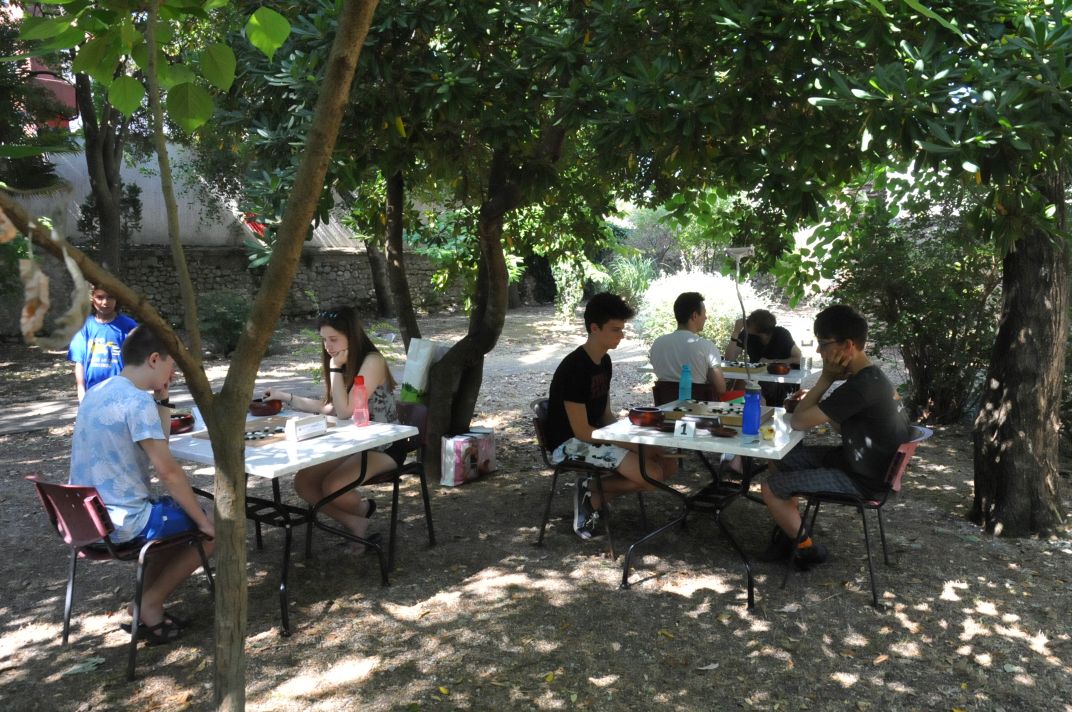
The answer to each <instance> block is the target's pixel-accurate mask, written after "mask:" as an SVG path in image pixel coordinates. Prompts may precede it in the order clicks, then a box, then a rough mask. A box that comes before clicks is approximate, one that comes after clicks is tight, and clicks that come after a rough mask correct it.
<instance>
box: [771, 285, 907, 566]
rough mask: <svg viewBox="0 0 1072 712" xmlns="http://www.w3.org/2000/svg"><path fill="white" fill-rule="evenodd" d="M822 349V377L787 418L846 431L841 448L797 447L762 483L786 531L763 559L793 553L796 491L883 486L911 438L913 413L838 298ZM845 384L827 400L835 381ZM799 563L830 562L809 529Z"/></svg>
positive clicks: (819, 320) (825, 319)
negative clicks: (869, 352)
mask: <svg viewBox="0 0 1072 712" xmlns="http://www.w3.org/2000/svg"><path fill="white" fill-rule="evenodd" d="M814 328H815V337H816V339H817V340H818V341H817V344H816V348H817V350H818V352H819V355H820V356H822V358H823V372H822V374H821V375H820V376H819V381H818V383H816V384H815V387H814V388H812V389H811V390H810V391H808V394H807V395H806V396H804V398H803V399H802V400H801V401H800V403H798V404H797V407H796V409H795V410H794V411H793V414H792V416H790V419H789V424H790V426H791V427H792V428H793V429H794V430H808V429H810V428H814V427H815V426H817V425H821V424H823V423H830V424H831V426H832V427H833V428H834V429H835V430H836V431H838V432H840V433H841V445H840V446H826V447H821V446H814V445H813V446H804V445H801V446H798V447H797V448H796V449H795V450H793V451H792V452H790V453H789V454H788V455H787V456H786V457H785V458H784V459H782V460H781V462H779V463H776V464H774V465H773V467H775V468H776V469H777V471H776V472H775V473H774V474H772V475H771V476H770V477H768V478H767V481H766V482H765V483H763V501H764V503H765V504H766V505H767V509H769V510H770V513H771V516H772V517H774V521H775V523H776V524H777V525H778V527H779V529H780V532H778V533H776V540H775V541H774V542H772V545H771V549H770V550H769V551H768V555H767V556H766V557H764V558H768V559H773V558H784V557H787V556H789V555H791V554H792V552H793V546H792V538H793V537H795V536H796V534H797V532H798V531H799V530H800V512H799V511H798V509H797V499H796V498H795V497H791V496H790V495H791V494H792V493H793V492H844V493H848V494H854V495H855V494H863V495H865V496H868V495H870V494H871V493H874V492H880V491H882V489H883V488H885V486H886V485H885V476H886V468H887V467H888V466H889V464H890V461H891V460H892V458H893V454H894V452H896V451H897V448H898V447H900V445H901V444H902V443H905V442H908V441H909V440H910V439H911V433H910V429H909V426H908V417H907V415H906V414H905V411H904V408H903V406H902V404H901V399H900V398H899V397H898V395H897V391H896V389H895V388H894V387H893V384H891V383H890V381H889V379H887V378H886V375H885V374H883V373H882V371H881V370H879V368H878V366H875V365H874V364H873V363H871V359H869V358H868V357H867V355H866V354H865V353H864V345H865V344H866V343H867V321H866V320H865V319H864V317H863V316H861V315H860V314H859V313H858V312H857V311H856V310H854V309H852V308H851V307H848V306H845V305H842V304H839V305H835V306H832V307H828V308H827V309H824V310H823V311H821V312H819V314H818V316H816V317H815V327H814ZM841 379H844V380H845V382H844V383H843V384H842V385H841V386H840V387H838V388H837V389H836V390H835V391H834V392H833V393H831V394H830V396H829V397H828V398H826V399H825V400H820V399H822V397H823V395H825V394H826V392H827V391H828V390H829V389H830V386H832V385H833V383H834V381H837V380H841ZM797 548H798V549H799V553H798V554H797V558H796V559H795V561H796V563H797V565H798V567H800V568H807V567H809V566H811V565H812V564H820V563H822V562H823V561H825V560H826V557H827V550H826V547H825V546H823V545H822V544H813V542H812V540H811V537H810V536H808V534H807V533H805V534H804V537H803V538H802V539H801V541H800V542H798V544H797Z"/></svg>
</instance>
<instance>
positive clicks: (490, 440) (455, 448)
mask: <svg viewBox="0 0 1072 712" xmlns="http://www.w3.org/2000/svg"><path fill="white" fill-rule="evenodd" d="M440 464H441V468H440V470H441V473H442V474H441V476H440V479H439V484H441V485H444V486H446V487H457V486H458V485H464V484H465V483H466V482H472V481H473V480H475V479H478V478H480V477H482V476H483V475H486V474H488V473H490V472H493V471H494V470H495V432H494V431H493V430H492V429H491V428H473V429H472V430H471V431H469V432H468V433H464V434H462V435H453V436H448V437H444V438H443V448H442V460H441V462H440Z"/></svg>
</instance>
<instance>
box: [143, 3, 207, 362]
mask: <svg viewBox="0 0 1072 712" xmlns="http://www.w3.org/2000/svg"><path fill="white" fill-rule="evenodd" d="M159 2H160V0H156V1H154V2H152V3H150V4H149V22H148V23H147V24H146V29H145V38H146V44H147V45H148V50H149V52H148V55H147V56H148V65H149V66H148V71H147V72H146V78H147V83H148V85H149V113H150V115H151V116H152V118H153V148H154V149H156V160H157V165H158V166H159V167H160V189H161V192H162V193H163V195H164V209H165V211H166V213H167V227H168V243H169V244H170V245H171V261H172V264H173V266H174V267H175V279H176V281H177V282H178V284H179V294H180V295H181V297H182V309H183V315H184V320H183V324H184V326H185V327H186V338H187V339H188V342H189V344H190V353H191V355H192V356H193V357H194V359H196V360H197V361H198V363H200V362H201V326H200V324H198V321H197V292H195V291H194V284H193V282H192V281H191V280H190V268H189V267H188V266H187V265H186V253H185V252H183V249H182V237H181V234H180V231H179V205H178V202H177V201H176V200H175V183H174V181H173V180H172V177H171V161H170V159H169V158H168V149H167V139H166V138H165V137H164V109H163V107H161V106H160V82H159V81H158V80H157V76H156V70H157V67H156V46H157V43H156V18H157V14H158V12H159V9H160V5H159Z"/></svg>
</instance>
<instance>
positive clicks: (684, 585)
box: [664, 575, 733, 598]
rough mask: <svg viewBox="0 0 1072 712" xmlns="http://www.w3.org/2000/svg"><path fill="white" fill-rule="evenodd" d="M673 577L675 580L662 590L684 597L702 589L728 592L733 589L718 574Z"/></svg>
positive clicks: (689, 596)
mask: <svg viewBox="0 0 1072 712" xmlns="http://www.w3.org/2000/svg"><path fill="white" fill-rule="evenodd" d="M675 579H676V580H675V581H673V582H671V583H668V584H667V585H666V586H665V587H664V590H666V591H669V592H670V593H676V594H678V595H679V596H684V597H685V598H692V596H693V594H694V593H696V592H697V591H702V590H710V591H714V592H715V593H728V592H730V591H732V590H733V586H731V585H730V584H728V583H726V581H725V580H723V577H722V576H718V575H708V576H691V577H689V578H677V577H675Z"/></svg>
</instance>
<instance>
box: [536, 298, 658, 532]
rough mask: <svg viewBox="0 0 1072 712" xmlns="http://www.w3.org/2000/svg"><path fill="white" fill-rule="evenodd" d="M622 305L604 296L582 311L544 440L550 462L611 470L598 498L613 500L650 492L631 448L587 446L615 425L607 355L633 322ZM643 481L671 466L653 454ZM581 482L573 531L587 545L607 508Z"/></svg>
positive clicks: (554, 382)
mask: <svg viewBox="0 0 1072 712" xmlns="http://www.w3.org/2000/svg"><path fill="white" fill-rule="evenodd" d="M633 314H634V312H633V310H632V308H631V307H629V305H628V304H626V303H625V301H624V300H623V299H622V298H621V297H619V296H617V295H615V294H608V293H606V292H604V293H602V294H597V295H595V296H594V297H592V298H591V299H590V300H589V301H588V304H587V306H586V307H585V310H584V328H585V331H586V332H587V334H588V338H587V340H586V341H585V342H584V344H582V345H581V346H579V347H578V348H577V349H576V350H575V351H573V352H572V353H570V354H569V355H568V356H566V358H564V359H562V363H560V364H559V365H558V368H557V369H555V375H554V377H553V378H552V379H551V389H550V394H549V403H548V412H547V439H548V445H549V446H550V448H551V450H552V456H551V459H552V461H553V462H555V463H558V462H562V461H563V460H565V459H566V458H567V457H568V458H572V459H576V460H583V461H585V462H588V463H590V464H593V465H597V466H599V467H605V468H607V469H609V470H615V471H616V474H614V475H611V476H606V477H604V478H603V482H602V484H603V494H604V496H606V498H607V499H613V498H614V497H617V496H618V495H622V494H625V493H627V492H637V491H640V490H650V489H653V488H652V486H651V485H649V484H648V483H647V482H645V481H644V478H643V477H641V475H640V459H639V457H638V455H637V452H636V449H637V448H636V446H634V445H611V444H606V443H596V442H593V441H592V432H593V431H594V430H596V429H597V428H601V427H603V426H604V425H610V424H611V423H613V422H614V421H615V418H614V416H613V415H612V414H611V410H610V378H611V373H612V369H611V361H610V356H609V354H608V353H607V352H608V351H610V350H611V349H614V348H617V346H618V344H619V343H620V342H621V340H622V336H623V334H624V331H625V322H626V321H627V320H629V319H632V318H633ZM644 466H645V471H646V472H647V473H648V476H650V477H652V478H653V479H656V480H660V481H662V480H663V479H665V478H666V477H669V476H670V475H671V474H673V472H674V471H675V470H676V461H674V460H667V459H665V458H663V457H662V456H661V453H660V452H658V451H655V450H654V449H652V450H651V451H650V454H649V455H647V457H646V462H645V464H644ZM588 484H589V483H588V481H587V480H585V481H584V482H582V483H581V484H580V485H579V486H578V487H577V495H576V498H575V501H574V522H573V530H574V531H575V532H577V535H578V536H579V537H581V538H582V539H590V538H591V537H592V532H593V531H594V530H595V526H596V523H597V521H598V518H599V510H601V509H602V508H603V506H604V505H605V504H606V502H602V501H597V498H598V495H596V493H595V492H593V491H592V489H591V488H590V487H589V486H588Z"/></svg>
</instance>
